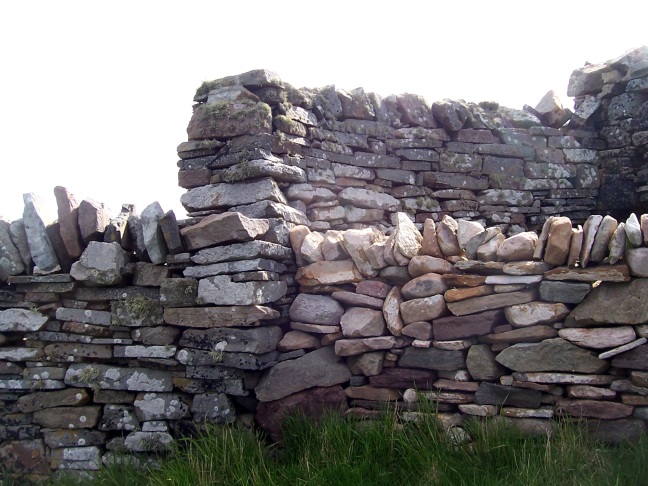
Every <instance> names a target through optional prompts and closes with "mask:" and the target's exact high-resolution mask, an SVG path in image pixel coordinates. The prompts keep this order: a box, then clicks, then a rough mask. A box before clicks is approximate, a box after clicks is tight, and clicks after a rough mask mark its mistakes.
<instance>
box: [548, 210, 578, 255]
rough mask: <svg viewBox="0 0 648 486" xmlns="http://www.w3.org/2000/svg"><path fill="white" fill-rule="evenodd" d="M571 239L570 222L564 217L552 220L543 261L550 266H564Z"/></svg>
mask: <svg viewBox="0 0 648 486" xmlns="http://www.w3.org/2000/svg"><path fill="white" fill-rule="evenodd" d="M571 238H572V224H571V220H570V219H569V218H565V217H557V218H554V219H553V220H552V222H551V226H550V228H549V234H548V237H547V246H546V249H545V252H544V261H545V262H546V263H548V264H550V265H564V264H565V263H566V262H567V257H568V256H569V247H570V244H571Z"/></svg>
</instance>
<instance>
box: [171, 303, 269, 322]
mask: <svg viewBox="0 0 648 486" xmlns="http://www.w3.org/2000/svg"><path fill="white" fill-rule="evenodd" d="M278 317H279V312H278V311H276V310H274V309H271V308H269V307H263V306H260V305H251V306H223V307H185V308H167V309H165V310H164V322H166V323H167V324H173V325H176V326H185V327H194V328H211V327H235V326H241V327H246V326H258V325H260V324H261V323H260V321H263V320H268V319H276V318H278Z"/></svg>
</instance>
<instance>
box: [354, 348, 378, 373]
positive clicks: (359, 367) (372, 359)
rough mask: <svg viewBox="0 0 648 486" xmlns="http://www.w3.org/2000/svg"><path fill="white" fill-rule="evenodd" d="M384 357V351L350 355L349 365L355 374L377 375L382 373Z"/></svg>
mask: <svg viewBox="0 0 648 486" xmlns="http://www.w3.org/2000/svg"><path fill="white" fill-rule="evenodd" d="M384 357H385V352H384V351H374V352H371V353H364V354H359V355H356V356H349V357H348V358H347V366H348V367H349V370H351V373H353V374H354V375H364V376H376V375H379V374H380V373H382V370H383V360H384Z"/></svg>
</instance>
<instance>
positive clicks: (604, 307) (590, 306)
mask: <svg viewBox="0 0 648 486" xmlns="http://www.w3.org/2000/svg"><path fill="white" fill-rule="evenodd" d="M646 295H648V279H643V278H638V279H634V280H632V281H631V282H628V283H607V282H604V283H602V284H601V285H599V286H597V287H596V288H594V289H592V291H591V292H590V293H589V294H588V296H587V297H586V298H585V300H583V302H581V303H580V304H579V305H578V306H577V307H576V308H575V309H574V310H573V311H572V313H571V314H570V315H569V319H570V320H573V321H574V322H575V323H576V324H577V325H578V326H583V325H589V324H642V323H644V322H646V316H648V299H646Z"/></svg>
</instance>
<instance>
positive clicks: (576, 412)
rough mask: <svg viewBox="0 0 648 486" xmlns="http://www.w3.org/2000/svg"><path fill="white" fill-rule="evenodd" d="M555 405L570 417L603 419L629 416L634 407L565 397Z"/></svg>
mask: <svg viewBox="0 0 648 486" xmlns="http://www.w3.org/2000/svg"><path fill="white" fill-rule="evenodd" d="M557 406H558V410H559V411H561V412H562V413H564V414H566V415H571V416H572V417H593V418H599V419H605V420H614V419H620V418H625V417H629V416H630V415H632V411H633V409H634V407H631V406H629V405H624V404H622V403H614V402H600V401H597V400H570V399H566V398H564V399H562V400H559V401H558V403H557Z"/></svg>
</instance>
